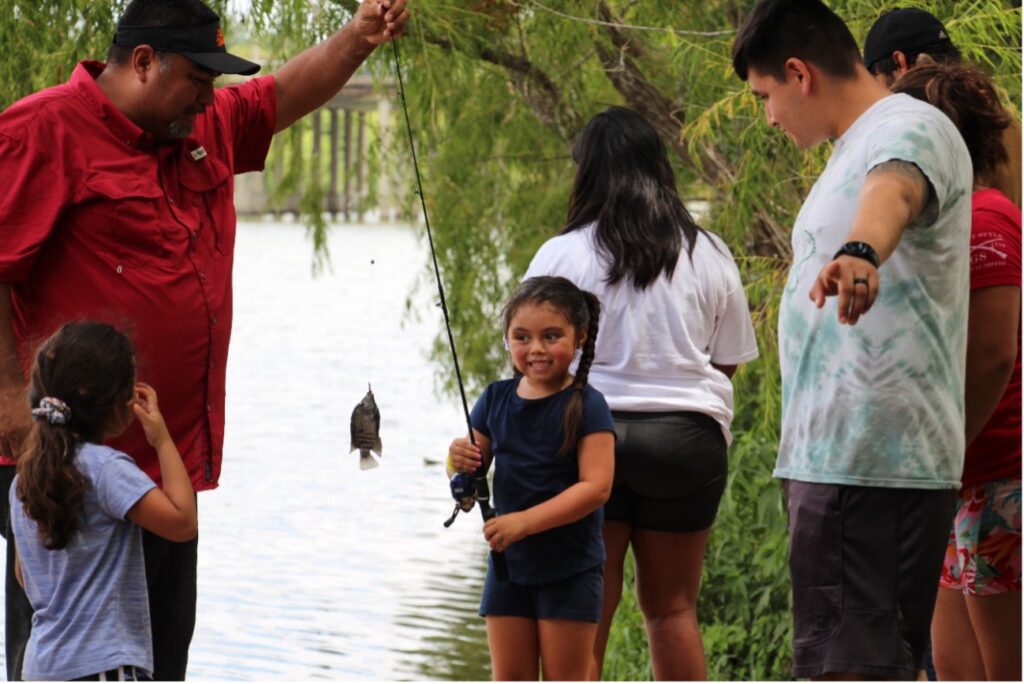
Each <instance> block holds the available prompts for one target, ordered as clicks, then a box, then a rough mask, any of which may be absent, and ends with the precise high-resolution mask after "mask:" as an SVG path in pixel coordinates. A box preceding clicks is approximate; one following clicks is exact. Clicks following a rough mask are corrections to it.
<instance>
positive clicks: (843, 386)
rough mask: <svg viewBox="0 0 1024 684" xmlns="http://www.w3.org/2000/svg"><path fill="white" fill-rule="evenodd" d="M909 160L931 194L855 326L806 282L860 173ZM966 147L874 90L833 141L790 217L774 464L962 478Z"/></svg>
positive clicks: (842, 476)
mask: <svg viewBox="0 0 1024 684" xmlns="http://www.w3.org/2000/svg"><path fill="white" fill-rule="evenodd" d="M894 159H898V160H904V161H908V162H912V163H913V164H915V165H916V166H917V167H918V168H919V169H921V171H922V172H923V173H924V175H925V176H926V177H927V178H928V180H929V181H930V182H931V185H932V187H933V189H934V196H933V203H932V204H931V205H930V206H929V207H928V209H926V211H925V214H924V216H923V217H922V218H920V219H918V220H917V221H915V222H914V223H913V224H911V225H909V226H908V227H907V228H906V230H905V231H904V232H903V236H902V238H901V240H900V243H899V246H898V247H897V248H896V251H895V252H894V253H893V255H892V256H891V257H890V258H889V259H888V260H887V261H886V262H885V263H884V264H882V267H881V268H880V269H879V279H880V285H879V295H878V299H877V300H876V301H875V304H874V306H873V307H872V308H871V310H870V311H869V312H868V313H867V314H866V315H864V316H862V317H861V318H860V320H858V321H857V324H856V325H854V326H846V325H840V324H839V322H838V320H837V314H836V298H835V297H830V298H829V299H828V300H827V304H826V305H825V306H824V307H823V308H822V309H820V310H819V309H817V308H816V307H815V305H814V302H812V301H811V300H810V298H809V297H808V293H809V292H810V290H811V287H812V286H813V284H814V280H815V278H816V277H817V275H818V273H819V272H820V271H821V269H822V267H824V266H825V264H827V263H829V262H830V261H831V260H832V255H833V254H834V253H835V252H836V250H837V249H839V248H840V247H841V246H842V245H843V243H844V242H845V241H846V238H847V235H848V234H849V232H850V226H851V224H852V222H853V217H854V214H855V213H856V211H857V208H858V206H859V194H860V190H861V187H862V185H863V184H864V179H865V178H866V176H867V174H868V172H869V171H870V170H871V169H873V168H874V167H876V166H877V165H879V164H881V163H883V162H886V161H890V160H894ZM971 183H972V173H971V159H970V156H969V154H968V152H967V148H966V146H965V145H964V142H963V139H962V138H961V137H960V134H959V133H958V132H957V130H956V128H955V127H954V126H953V124H952V123H951V122H950V121H949V119H947V118H946V117H945V115H943V114H942V113H941V112H939V110H937V109H935V108H934V107H932V106H931V105H929V104H927V103H925V102H921V101H919V100H916V99H914V98H912V97H910V96H908V95H892V96H889V97H885V98H883V99H882V100H880V101H879V102H877V103H875V104H874V105H873V106H872V107H871V108H870V109H868V110H867V111H866V112H864V114H862V115H861V116H860V117H859V118H858V119H857V120H856V121H855V122H854V123H853V125H852V126H851V127H850V128H849V130H847V131H846V133H845V134H844V135H843V136H842V137H841V138H840V139H839V140H838V141H837V142H836V145H835V149H834V150H833V152H832V157H831V158H830V159H829V161H828V165H827V166H826V167H825V171H824V172H823V173H822V175H821V177H820V178H819V179H818V181H817V183H815V184H814V187H813V188H812V189H811V193H810V195H808V197H807V200H806V201H805V202H804V205H803V207H802V208H801V209H800V213H799V215H798V216H797V219H796V224H795V225H794V227H793V266H792V268H791V269H790V272H789V281H788V282H787V284H786V289H785V292H784V293H783V296H782V303H781V308H780V312H779V355H780V362H781V367H782V441H781V444H780V445H779V458H778V462H777V464H776V468H775V476H776V477H781V478H789V479H794V480H802V481H805V482H821V483H832V484H846V485H864V486H872V487H910V488H919V489H944V488H953V487H958V486H959V482H960V472H961V470H962V468H963V454H964V366H965V359H966V349H967V304H968V297H969V291H968V280H969V270H970V264H969V261H968V250H969V245H970V228H971Z"/></svg>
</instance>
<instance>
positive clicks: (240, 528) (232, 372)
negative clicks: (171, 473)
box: [0, 223, 497, 679]
mask: <svg viewBox="0 0 1024 684" xmlns="http://www.w3.org/2000/svg"><path fill="white" fill-rule="evenodd" d="M310 244H311V243H310V242H309V240H308V239H307V238H306V237H305V232H304V230H303V229H302V227H301V226H296V225H285V224H276V223H253V224H241V225H240V226H239V235H238V240H237V247H236V250H237V251H236V257H235V319H234V333H233V336H232V342H231V352H230V363H229V367H228V384H227V387H228V401H227V437H226V442H225V447H224V452H225V456H224V468H223V474H222V478H221V486H220V488H219V489H218V490H216V491H212V492H205V493H203V494H201V495H200V497H199V514H200V544H199V600H198V614H199V616H198V624H197V626H196V634H195V638H194V640H193V642H192V651H191V658H190V664H189V676H190V678H194V679H201V678H217V679H284V678H287V679H488V678H489V672H488V657H487V650H486V638H485V634H484V627H483V621H482V620H481V619H480V618H479V617H478V616H477V615H476V608H477V602H478V600H479V595H480V587H481V584H482V580H483V573H484V563H485V546H484V543H483V540H482V538H481V535H480V518H479V514H477V513H476V511H474V512H473V513H472V514H471V516H467V517H463V516H460V517H459V519H458V520H457V521H456V523H455V525H453V526H452V527H451V528H449V529H444V528H443V527H442V525H441V523H442V521H443V520H444V519H445V517H446V516H447V515H448V514H449V513H450V511H451V499H450V497H449V495H448V488H447V481H446V480H445V477H444V472H443V468H442V467H441V466H440V465H436V464H434V465H430V464H427V463H426V462H425V459H426V460H429V461H435V462H436V461H439V460H440V459H442V458H443V456H444V454H445V451H446V448H447V444H448V443H449V441H450V440H451V438H452V437H453V436H455V435H457V434H460V433H463V432H464V431H465V421H464V418H463V417H462V413H461V407H460V406H459V405H458V404H457V403H456V402H455V401H452V400H449V399H438V398H437V395H436V394H435V391H434V386H435V383H434V373H435V370H434V366H433V365H432V364H431V363H430V362H428V361H427V358H426V355H427V350H428V348H429V347H430V344H431V342H432V340H433V338H434V336H435V335H436V334H437V333H438V331H439V330H441V329H442V328H441V326H443V320H442V316H441V312H440V309H438V308H436V307H435V306H434V301H435V299H436V294H435V293H434V292H432V291H431V290H430V289H428V288H422V287H421V288H419V289H418V291H417V292H415V293H413V294H412V298H411V300H410V304H411V306H412V308H413V309H414V310H415V311H419V312H421V316H420V317H419V320H416V319H415V318H413V317H410V316H409V315H407V314H406V299H407V297H409V295H410V293H411V292H413V290H414V288H413V283H414V281H415V280H416V279H417V277H418V276H420V275H421V274H422V273H423V268H424V264H425V263H426V260H427V250H428V247H427V245H426V242H425V241H424V240H421V239H419V238H418V237H417V233H416V232H414V231H413V230H412V229H410V228H407V227H401V226H379V225H373V226H336V227H334V228H332V231H331V237H330V252H331V258H332V271H331V272H325V273H323V274H321V275H319V276H317V277H314V276H313V275H312V274H311V269H310V264H311V246H310ZM371 259H372V260H374V262H375V263H374V264H373V265H372V266H371V264H370V261H371ZM496 337H497V334H496ZM368 380H369V381H371V382H372V384H373V390H374V394H375V396H376V399H377V404H378V406H379V407H380V411H381V438H382V441H383V444H384V459H383V462H382V465H381V467H379V468H377V469H375V470H370V471H360V470H359V467H358V456H357V455H356V454H350V453H349V417H350V415H351V411H352V407H353V406H354V405H355V404H356V402H358V401H359V400H360V398H361V397H362V396H363V394H364V393H365V392H366V386H367V381H368ZM157 389H158V390H159V388H157ZM0 592H2V587H0ZM0 658H2V653H0Z"/></svg>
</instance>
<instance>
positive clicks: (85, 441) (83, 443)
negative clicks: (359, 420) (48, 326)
mask: <svg viewBox="0 0 1024 684" xmlns="http://www.w3.org/2000/svg"><path fill="white" fill-rule="evenodd" d="M29 403H30V405H31V409H32V417H33V419H34V421H35V423H34V425H33V428H32V431H31V432H30V434H29V437H28V440H27V442H26V444H25V447H24V449H23V451H22V453H21V455H20V457H19V459H18V475H17V477H16V478H15V479H14V482H13V483H12V485H11V497H10V500H11V528H12V530H13V532H14V541H15V543H16V549H17V562H16V572H17V576H18V580H19V582H21V584H22V586H23V587H24V588H25V593H26V595H27V596H28V599H29V602H30V603H31V604H32V609H33V611H34V614H33V616H32V633H31V636H30V638H29V641H28V645H27V649H26V653H25V661H24V669H23V672H22V675H23V677H24V678H25V679H27V680H70V679H77V678H82V677H84V678H90V677H91V678H94V679H96V678H99V675H101V674H102V673H106V672H108V671H111V670H120V672H118V673H117V674H118V676H115V677H114V678H115V679H116V678H125V679H140V678H149V677H150V676H151V675H152V671H153V646H152V638H151V632H150V624H149V603H148V598H147V591H146V572H145V564H144V562H143V556H142V532H141V528H143V527H144V528H146V529H147V530H150V531H151V532H153V533H155V534H158V535H160V536H163V537H166V538H168V539H171V540H173V541H188V540H190V539H192V538H194V537H195V535H196V507H195V497H194V494H193V491H192V485H191V482H190V481H189V478H188V474H187V472H186V471H185V467H184V465H183V464H182V462H181V457H180V455H179V454H178V450H177V447H176V446H175V445H174V441H173V440H172V439H171V437H170V435H169V434H168V431H167V425H166V424H165V423H164V419H163V416H162V415H161V414H160V410H159V407H158V405H157V397H156V392H155V391H154V390H153V388H152V387H150V386H149V385H146V384H145V383H140V382H137V381H136V377H135V355H134V352H133V350H132V346H131V343H130V342H129V341H128V340H127V339H126V338H125V337H124V335H122V334H121V333H119V332H118V331H117V330H115V329H114V328H112V327H111V326H109V325H106V324H103V323H91V322H83V323H71V324H68V325H65V326H63V327H62V328H61V329H60V330H58V331H57V332H56V333H55V334H54V335H53V336H52V337H50V338H49V339H48V340H47V341H46V342H44V343H43V345H42V347H41V348H40V349H39V352H38V354H37V356H36V358H35V363H34V365H33V368H32V378H31V385H30V388H29ZM135 419H138V421H139V423H140V424H141V426H142V429H143V430H144V431H145V434H146V438H147V440H148V441H149V443H150V444H151V445H152V446H153V447H154V448H155V449H156V450H157V454H158V456H159V459H160V469H161V476H162V478H161V479H162V480H163V485H162V488H160V487H158V486H157V485H156V484H154V482H153V481H152V480H151V479H150V478H149V477H148V476H147V475H146V474H145V473H143V472H142V470H140V469H139V468H138V466H136V465H135V462H134V461H133V460H132V459H131V457H129V456H128V455H126V454H124V453H121V452H119V451H116V450H114V449H111V448H110V447H106V446H103V444H102V443H103V441H104V440H107V439H110V438H113V437H116V436H118V435H120V434H121V433H123V432H124V431H125V430H126V429H128V427H129V426H130V425H131V423H132V422H133V421H134V420H135Z"/></svg>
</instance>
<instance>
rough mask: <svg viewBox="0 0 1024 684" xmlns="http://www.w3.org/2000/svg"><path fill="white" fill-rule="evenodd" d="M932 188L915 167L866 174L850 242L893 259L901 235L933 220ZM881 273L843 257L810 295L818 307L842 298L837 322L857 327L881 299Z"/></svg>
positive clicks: (901, 164)
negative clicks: (920, 221)
mask: <svg viewBox="0 0 1024 684" xmlns="http://www.w3.org/2000/svg"><path fill="white" fill-rule="evenodd" d="M934 196H935V193H934V191H933V190H932V187H931V184H930V183H929V181H928V179H927V178H926V177H925V175H924V173H922V172H921V169H919V168H918V167H917V166H916V165H915V164H912V163H910V162H906V161H902V160H899V159H893V160H890V161H887V162H883V163H881V164H879V165H878V166H876V167H874V168H873V169H871V171H869V172H868V175H867V178H866V179H865V180H864V185H863V186H862V187H861V191H860V200H859V205H858V207H857V213H856V215H855V216H854V217H853V225H852V226H851V228H850V233H849V235H847V237H846V242H866V243H867V244H869V245H871V246H872V247H873V248H874V249H875V252H877V253H878V258H879V260H880V263H885V260H886V259H888V258H889V257H890V256H892V253H893V252H894V251H896V246H897V245H898V244H899V242H900V238H902V237H903V231H904V230H905V229H906V228H907V226H909V225H910V224H911V223H913V222H914V221H917V220H918V219H921V218H924V219H926V220H927V219H929V216H928V215H930V214H932V213H934V210H935V206H936V202H935V197H934ZM878 288H879V282H878V269H876V268H875V267H874V266H873V265H872V264H871V263H870V262H868V261H866V260H864V259H860V258H858V257H854V256H839V257H837V258H836V259H833V260H832V261H831V262H829V263H828V264H827V265H826V266H825V268H823V269H822V270H821V272H820V273H819V274H818V277H817V279H816V280H815V281H814V286H813V287H812V288H811V291H810V293H809V296H810V298H811V299H812V300H814V303H815V304H817V306H818V308H819V309H820V308H821V307H823V306H824V305H825V299H826V298H827V297H832V296H838V302H837V305H838V314H839V322H840V323H846V324H849V325H854V324H855V323H856V322H857V320H858V319H859V318H860V316H861V315H862V314H865V313H867V312H868V310H869V309H870V308H871V305H872V304H874V303H875V299H876V298H877V297H878Z"/></svg>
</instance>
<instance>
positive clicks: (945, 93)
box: [892, 62, 1013, 181]
mask: <svg viewBox="0 0 1024 684" xmlns="http://www.w3.org/2000/svg"><path fill="white" fill-rule="evenodd" d="M892 90H893V92H894V93H906V94H907V95H911V96H912V97H916V98H917V99H919V100H924V101H925V102H928V103H929V104H931V105H932V106H934V107H936V108H938V109H939V110H940V111H942V113H943V114H945V115H946V116H948V117H949V120H950V121H952V122H953V124H954V125H955V126H956V127H957V129H958V130H959V131H960V135H961V136H963V139H964V142H965V143H966V144H967V151H968V152H970V153H971V166H972V167H974V176H975V179H976V180H981V181H984V180H986V179H989V180H990V179H991V175H992V173H993V172H994V171H995V170H996V168H997V167H998V166H999V165H1000V164H1005V163H1006V161H1007V160H1008V159H1009V155H1008V154H1007V153H1006V146H1005V145H1003V131H1004V130H1005V129H1006V128H1007V127H1009V125H1010V123H1011V122H1012V121H1013V119H1012V118H1011V117H1010V115H1009V113H1007V111H1006V110H1005V109H1004V108H1003V105H1002V103H1001V102H1000V101H999V93H998V92H996V88H995V85H993V83H992V79H990V78H989V77H988V76H987V75H986V74H985V72H983V71H981V70H980V69H975V68H973V67H970V66H967V65H966V64H957V63H942V62H930V63H928V64H920V63H918V65H917V66H915V67H914V68H913V69H910V70H908V71H907V72H906V73H904V74H903V75H902V76H900V77H899V79H898V80H897V81H896V83H894V84H893V86H892Z"/></svg>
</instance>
